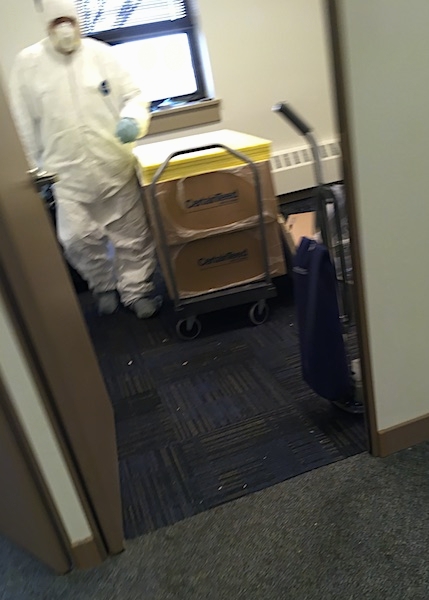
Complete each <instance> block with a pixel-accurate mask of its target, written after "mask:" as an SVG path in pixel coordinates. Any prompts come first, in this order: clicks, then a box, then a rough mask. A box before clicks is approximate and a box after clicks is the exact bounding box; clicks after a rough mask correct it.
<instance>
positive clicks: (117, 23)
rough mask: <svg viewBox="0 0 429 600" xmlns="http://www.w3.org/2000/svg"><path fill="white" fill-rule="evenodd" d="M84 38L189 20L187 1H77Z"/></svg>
mask: <svg viewBox="0 0 429 600" xmlns="http://www.w3.org/2000/svg"><path fill="white" fill-rule="evenodd" d="M75 1H76V6H77V10H78V14H79V19H80V24H81V29H82V34H83V35H91V34H93V33H97V32H101V31H110V30H112V29H120V28H123V27H133V26H135V25H149V24H153V23H161V22H169V21H170V22H171V21H177V20H179V19H184V18H185V17H187V16H188V15H187V11H186V4H185V2H184V0H75Z"/></svg>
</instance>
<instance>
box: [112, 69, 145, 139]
mask: <svg viewBox="0 0 429 600" xmlns="http://www.w3.org/2000/svg"><path fill="white" fill-rule="evenodd" d="M118 78H119V84H120V86H121V90H122V96H123V100H124V106H123V108H122V110H121V119H123V118H127V117H128V118H130V119H135V120H136V121H137V123H138V124H139V127H140V132H139V136H138V137H139V138H142V137H144V136H145V135H146V134H147V132H148V129H149V124H150V112H149V102H148V101H147V100H146V99H145V98H144V96H143V94H142V91H141V89H140V88H139V87H138V85H137V84H136V83H135V82H134V81H133V78H132V77H131V75H130V74H129V73H128V72H127V70H126V69H124V68H123V67H122V66H121V65H118Z"/></svg>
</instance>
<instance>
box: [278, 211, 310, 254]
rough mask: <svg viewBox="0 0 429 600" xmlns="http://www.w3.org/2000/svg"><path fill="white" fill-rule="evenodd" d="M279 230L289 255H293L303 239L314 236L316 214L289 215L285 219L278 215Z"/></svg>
mask: <svg viewBox="0 0 429 600" xmlns="http://www.w3.org/2000/svg"><path fill="white" fill-rule="evenodd" d="M278 222H279V225H280V230H281V233H282V236H283V239H284V240H285V242H286V244H287V246H288V248H289V250H290V252H291V254H295V252H296V251H297V249H298V247H299V245H300V243H301V240H302V238H303V237H308V238H312V237H314V236H315V235H316V213H315V212H314V211H312V212H305V213H298V214H294V215H289V216H288V218H287V219H285V218H284V217H283V216H282V215H279V217H278Z"/></svg>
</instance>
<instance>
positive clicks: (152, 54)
mask: <svg viewBox="0 0 429 600" xmlns="http://www.w3.org/2000/svg"><path fill="white" fill-rule="evenodd" d="M76 3H77V9H78V12H79V17H80V21H81V27H82V33H83V35H85V36H90V37H94V38H96V39H99V40H102V41H104V42H107V43H108V44H111V45H112V46H113V48H114V50H115V52H116V53H117V55H118V58H119V59H120V60H122V61H124V62H125V64H126V65H127V67H128V68H129V69H130V70H131V71H132V72H133V75H134V76H135V78H136V80H137V81H138V83H139V84H140V86H141V87H142V89H144V90H145V93H146V94H147V95H148V98H149V99H150V100H151V101H152V109H156V108H163V107H167V106H180V105H181V104H186V103H188V102H192V101H196V100H202V99H205V98H207V93H206V86H205V81H204V76H203V70H202V62H201V57H200V51H199V46H198V40H197V31H196V23H195V18H194V15H193V14H192V11H191V9H190V3H189V1H188V0H76Z"/></svg>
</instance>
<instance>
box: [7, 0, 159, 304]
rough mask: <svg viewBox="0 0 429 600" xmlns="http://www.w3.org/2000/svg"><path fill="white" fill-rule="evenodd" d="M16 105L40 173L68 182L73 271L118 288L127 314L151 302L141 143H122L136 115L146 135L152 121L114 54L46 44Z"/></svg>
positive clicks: (59, 192)
mask: <svg viewBox="0 0 429 600" xmlns="http://www.w3.org/2000/svg"><path fill="white" fill-rule="evenodd" d="M70 2H71V0H60V1H59V2H55V1H52V0H51V2H49V1H47V5H49V11H48V9H46V10H47V13H48V15H49V16H48V17H47V20H49V22H50V20H51V19H53V18H56V17H60V16H68V15H64V14H62V12H64V11H62V10H61V9H63V7H64V5H70ZM56 6H57V9H56ZM74 10H75V9H74ZM58 13H60V14H58ZM45 18H46V16H45ZM11 102H12V110H13V113H14V117H15V119H16V122H17V125H18V129H19V132H20V134H21V137H22V140H23V144H24V148H25V150H26V152H27V156H28V160H29V162H30V164H31V167H32V168H33V167H38V168H41V169H43V170H46V171H49V172H52V173H55V174H57V175H58V178H59V181H58V183H57V184H56V185H55V198H56V202H57V222H58V225H57V227H58V238H59V241H60V243H61V244H62V246H63V248H64V251H65V255H66V257H67V259H68V261H69V262H70V264H71V265H72V266H73V267H74V268H75V269H76V270H77V271H78V272H80V274H81V275H82V276H83V278H84V279H85V280H86V281H87V282H88V284H89V287H90V289H91V290H93V292H95V293H100V294H102V293H104V292H109V291H113V290H115V289H117V290H118V292H119V293H120V296H121V300H122V302H123V304H124V305H126V306H130V305H132V304H133V303H134V302H136V300H138V299H139V298H141V297H143V296H147V295H148V294H150V292H151V291H152V289H153V286H152V283H151V276H152V274H153V272H154V269H155V255H154V246H153V242H152V238H151V235H150V232H149V229H148V226H147V221H146V217H145V214H144V211H143V206H142V203H141V200H140V190H139V186H138V180H137V177H136V172H135V160H134V157H133V154H132V144H121V142H120V141H119V140H118V139H117V138H116V136H115V132H116V127H117V124H118V121H119V120H120V119H121V118H124V117H130V118H133V119H135V120H136V121H137V123H138V125H139V127H140V135H139V137H142V136H143V135H145V134H146V132H147V129H148V126H149V119H150V113H149V111H148V103H147V102H146V101H145V100H144V98H143V96H142V93H141V91H140V89H139V88H138V86H137V85H136V84H135V83H134V82H133V81H132V78H131V77H130V75H129V74H128V73H127V71H126V70H125V69H124V68H123V67H122V66H121V65H120V64H119V63H118V62H117V60H116V57H115V56H114V54H113V51H112V49H111V48H110V47H109V46H108V45H106V44H104V43H102V42H98V41H95V40H92V39H83V40H82V42H81V44H80V46H79V48H78V49H77V50H76V51H74V52H73V53H71V54H62V53H60V52H58V51H57V50H55V48H54V46H53V44H52V42H51V40H50V39H49V38H47V39H44V40H42V41H41V42H40V43H38V44H35V45H34V46H31V47H29V48H27V49H25V50H23V51H22V52H21V53H20V54H19V55H18V57H17V59H16V61H15V65H14V68H13V72H12V77H11ZM109 242H110V244H111V245H112V246H113V248H114V251H115V252H114V258H113V259H112V256H111V252H110V253H109ZM109 254H110V256H109Z"/></svg>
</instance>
